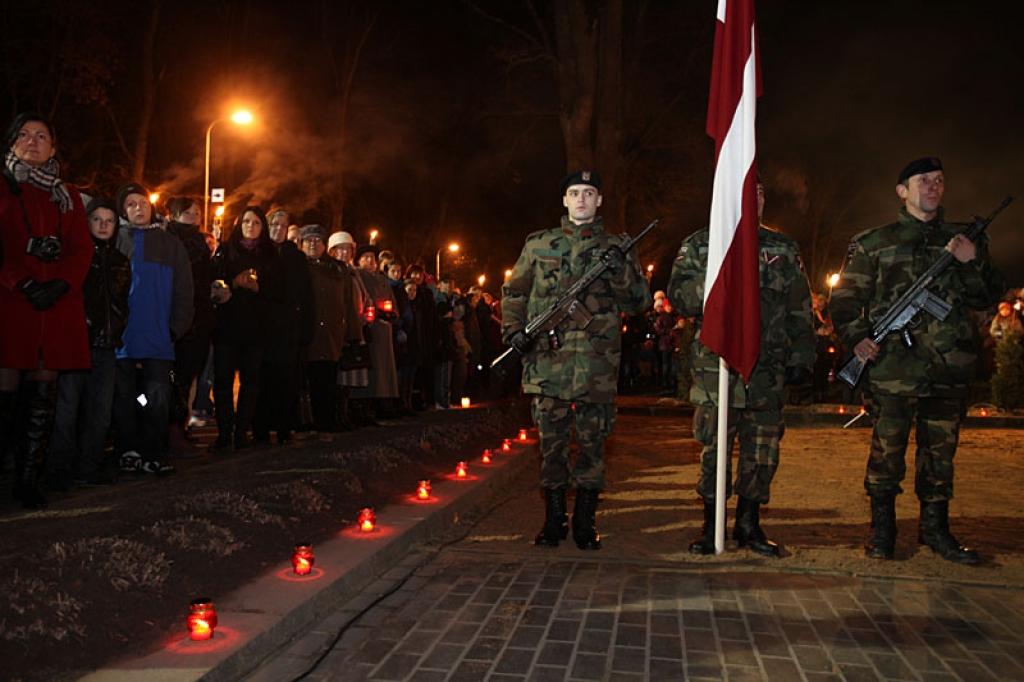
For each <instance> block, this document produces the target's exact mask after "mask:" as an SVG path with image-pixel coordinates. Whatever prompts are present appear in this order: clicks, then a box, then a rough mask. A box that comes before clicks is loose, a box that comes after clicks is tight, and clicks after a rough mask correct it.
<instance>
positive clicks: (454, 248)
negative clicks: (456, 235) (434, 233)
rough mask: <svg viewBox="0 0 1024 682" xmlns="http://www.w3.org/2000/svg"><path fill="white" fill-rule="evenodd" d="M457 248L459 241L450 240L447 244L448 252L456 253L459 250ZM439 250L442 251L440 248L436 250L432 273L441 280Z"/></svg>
mask: <svg viewBox="0 0 1024 682" xmlns="http://www.w3.org/2000/svg"><path fill="white" fill-rule="evenodd" d="M459 248H460V247H459V243H458V242H451V243H450V244H448V252H449V253H458V252H459ZM441 251H442V249H438V250H437V260H436V262H435V272H434V275H435V276H436V277H437V280H438V281H441Z"/></svg>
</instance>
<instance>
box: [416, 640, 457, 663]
mask: <svg viewBox="0 0 1024 682" xmlns="http://www.w3.org/2000/svg"><path fill="white" fill-rule="evenodd" d="M465 650H466V647H464V646H462V645H460V644H443V643H442V644H438V645H436V646H435V647H434V648H433V649H432V650H431V651H430V653H429V654H427V657H426V658H424V659H423V661H422V662H421V663H420V668H434V669H437V670H451V669H452V666H454V665H455V663H456V662H457V661H458V660H459V659H460V658H462V652H463V651H465Z"/></svg>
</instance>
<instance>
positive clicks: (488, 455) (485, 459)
mask: <svg viewBox="0 0 1024 682" xmlns="http://www.w3.org/2000/svg"><path fill="white" fill-rule="evenodd" d="M480 461H481V462H483V463H484V464H490V463H491V451H490V450H484V454H483V455H482V456H481V457H480Z"/></svg>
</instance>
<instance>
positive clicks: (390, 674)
mask: <svg viewBox="0 0 1024 682" xmlns="http://www.w3.org/2000/svg"><path fill="white" fill-rule="evenodd" d="M419 661H420V657H419V656H415V655H409V654H392V655H390V656H388V657H387V658H386V659H384V662H383V663H381V664H380V666H379V667H378V668H377V669H376V670H374V671H373V673H371V674H370V679H372V680H403V679H405V678H406V677H407V676H408V675H409V674H410V673H412V671H413V670H414V669H415V668H416V664H417V663H419Z"/></svg>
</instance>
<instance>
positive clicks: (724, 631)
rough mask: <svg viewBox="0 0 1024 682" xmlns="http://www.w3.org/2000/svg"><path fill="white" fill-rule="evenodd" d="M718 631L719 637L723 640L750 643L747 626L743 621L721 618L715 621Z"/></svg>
mask: <svg viewBox="0 0 1024 682" xmlns="http://www.w3.org/2000/svg"><path fill="white" fill-rule="evenodd" d="M715 624H716V627H717V629H718V636H719V637H720V638H722V639H738V640H742V641H749V639H750V635H749V634H748V633H747V626H746V625H745V624H744V623H743V621H742V620H731V619H725V618H719V619H717V620H716V621H715Z"/></svg>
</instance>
